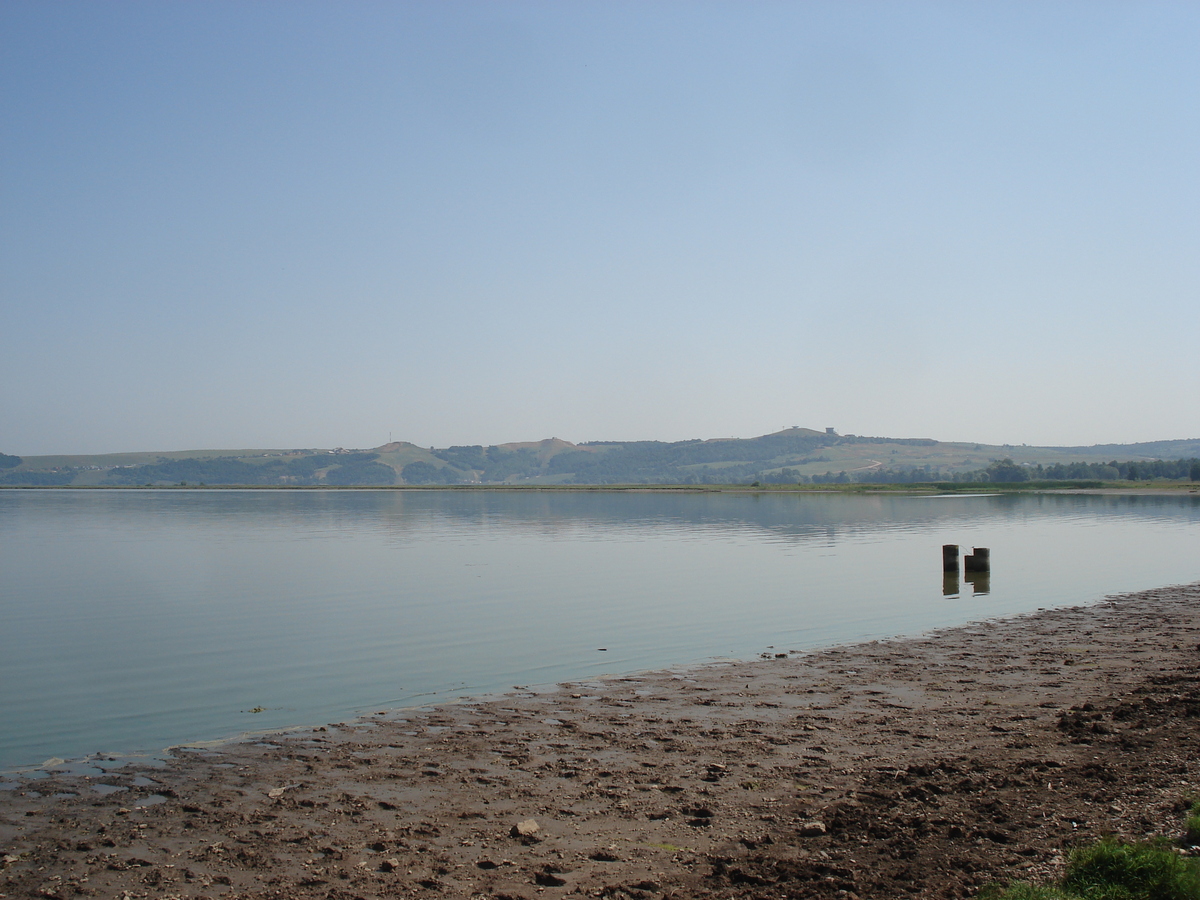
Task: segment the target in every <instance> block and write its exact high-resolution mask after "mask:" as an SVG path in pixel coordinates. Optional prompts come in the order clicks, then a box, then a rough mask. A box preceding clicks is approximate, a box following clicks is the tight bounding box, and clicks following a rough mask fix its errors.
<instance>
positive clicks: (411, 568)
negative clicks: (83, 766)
mask: <svg viewBox="0 0 1200 900" xmlns="http://www.w3.org/2000/svg"><path fill="white" fill-rule="evenodd" d="M944 543H957V544H962V545H964V546H965V548H968V549H969V548H970V547H971V546H972V545H979V546H986V547H989V548H990V549H991V555H992V574H991V578H990V585H989V591H988V592H987V593H977V592H975V591H973V589H972V586H971V585H969V584H963V585H962V587H963V591H962V592H960V593H959V594H958V595H957V596H947V595H946V594H945V593H944V585H943V578H942V571H941V545H942V544H944ZM1198 550H1200V495H1196V494H1183V495H1178V494H1176V495H1170V496H1080V495H1053V494H1050V495H1045V494H1044V495H1022V496H975V497H963V496H954V497H928V496H921V497H915V496H896V495H866V496H863V495H858V496H853V495H852V496H841V495H836V494H830V495H818V494H761V495H748V494H680V493H602V492H573V493H563V492H543V493H532V492H529V493H526V492H520V493H517V492H458V491H455V492H432V491H431V492H394V491H328V492H324V491H311V492H310V491H294V492H288V491H152V490H148V491H0V770H3V769H11V768H13V767H18V766H28V765H35V764H38V763H41V762H43V761H44V760H46V759H47V758H49V757H62V758H78V757H82V756H86V755H90V754H93V753H115V754H131V753H137V752H151V753H153V752H157V751H160V750H161V749H162V748H164V747H166V746H168V745H170V744H174V743H180V742H186V741H198V740H206V739H215V738H221V737H228V736H231V735H235V734H238V733H241V732H244V731H247V730H260V729H272V728H282V727H286V726H291V725H300V724H321V723H326V722H332V721H335V720H341V719H345V718H346V717H349V716H352V715H354V714H355V713H357V712H373V711H375V710H382V709H385V708H389V707H396V706H404V705H413V704H422V703H429V702H433V701H434V700H438V699H445V698H447V697H452V696H457V695H463V694H483V693H489V692H495V691H500V690H506V689H510V688H512V687H513V686H514V685H537V684H552V683H555V682H559V681H564V680H577V679H584V678H588V677H595V676H597V675H600V674H603V673H617V672H632V671H637V670H645V669H650V668H659V667H665V666H670V665H675V664H681V663H694V662H702V661H704V660H708V659H713V658H720V657H741V658H745V657H752V656H755V655H757V654H759V653H762V652H769V653H775V652H786V651H789V650H801V649H805V648H811V647H815V646H822V645H828V644H833V643H839V642H846V641H854V640H860V639H870V638H877V637H883V636H892V635H902V634H914V633H918V632H921V631H925V630H928V629H930V628H934V627H939V626H945V625H953V624H958V623H962V622H966V621H970V620H975V619H983V618H987V617H993V616H1002V615H1010V614H1014V613H1021V612H1026V611H1031V610H1034V609H1037V608H1039V607H1052V606H1063V605H1073V604H1079V603H1086V602H1090V601H1093V600H1097V599H1099V598H1100V597H1102V596H1104V595H1105V594H1108V593H1114V592H1121V591H1132V590H1140V589H1144V588H1151V587H1158V586H1162V585H1167V584H1179V583H1185V582H1193V581H1197V580H1200V553H1198V552H1197V551H1198ZM601 648H604V649H601ZM253 710H258V711H257V712H254V711H253Z"/></svg>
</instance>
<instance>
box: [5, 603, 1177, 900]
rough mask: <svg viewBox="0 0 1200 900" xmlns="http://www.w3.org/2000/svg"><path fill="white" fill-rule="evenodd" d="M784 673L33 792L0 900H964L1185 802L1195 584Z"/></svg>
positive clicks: (563, 692) (670, 678) (578, 698)
mask: <svg viewBox="0 0 1200 900" xmlns="http://www.w3.org/2000/svg"><path fill="white" fill-rule="evenodd" d="M781 656H783V658H779V659H770V660H756V661H752V662H739V663H731V664H722V665H708V666H703V667H699V668H695V669H690V670H674V671H667V672H657V673H649V674H645V675H639V676H635V677H623V678H612V679H603V680H597V681H590V682H582V683H575V684H566V685H561V686H559V688H558V689H556V690H554V691H551V692H529V691H517V692H514V693H512V694H509V695H506V696H503V697H500V698H492V699H488V700H485V701H478V702H462V703H455V704H451V705H445V706H439V707H436V708H430V709H422V710H400V711H396V712H393V713H388V714H380V715H378V716H373V717H369V718H367V719H364V720H362V721H359V722H354V723H349V724H343V725H338V726H330V727H328V728H319V729H316V730H309V731H306V732H304V733H292V734H285V735H277V736H271V737H269V738H263V739H257V740H254V741H250V742H242V743H235V744H231V745H228V746H225V747H222V748H220V749H218V750H213V751H179V752H178V753H176V755H175V756H174V757H173V758H172V759H170V760H168V761H167V763H166V765H165V766H146V767H140V768H139V767H125V768H122V769H117V770H113V771H110V772H107V773H106V774H104V775H102V776H92V777H88V778H84V777H79V776H66V775H62V774H51V775H50V776H49V777H47V778H42V779H40V780H37V781H27V782H25V783H23V784H21V785H19V786H17V787H16V788H14V789H11V790H4V791H0V848H2V850H0V853H2V855H3V862H2V863H0V866H2V868H0V896H4V897H20V898H25V897H50V898H64V900H65V898H69V897H99V898H110V897H111V898H126V897H128V898H143V897H146V898H149V897H153V898H184V897H210V898H213V897H228V898H247V900H249V898H256V900H257V898H277V897H297V898H310V897H311V898H334V900H350V898H373V897H406V896H428V897H438V896H444V897H486V898H495V900H503V898H530V900H532V898H535V897H538V896H542V897H547V898H553V897H557V896H568V895H585V896H592V897H608V898H685V897H686V898H707V897H712V898H717V897H720V898H730V897H733V898H748V897H772V898H779V897H795V898H809V897H812V898H818V897H822V898H823V897H829V898H835V897H839V898H854V897H860V898H868V897H869V898H882V897H900V896H913V897H939V898H940V897H969V896H973V895H974V894H975V892H976V891H977V890H978V889H979V887H980V886H982V885H984V884H986V883H989V882H993V881H1004V880H1007V879H1010V878H1041V877H1045V876H1047V875H1049V874H1052V873H1053V872H1054V871H1055V869H1056V867H1057V866H1059V865H1060V864H1061V860H1062V855H1063V853H1064V851H1065V850H1066V849H1069V848H1070V847H1072V846H1074V845H1076V844H1078V843H1083V842H1086V841H1088V840H1091V839H1094V838H1096V837H1098V836H1100V835H1103V834H1117V835H1121V836H1124V837H1128V838H1142V837H1146V836H1150V835H1167V836H1172V837H1174V836H1177V835H1178V833H1179V831H1180V823H1181V811H1182V808H1183V803H1184V800H1185V798H1188V797H1194V796H1195V795H1197V794H1200V751H1198V750H1197V748H1198V747H1200V585H1190V586H1185V587H1172V588H1164V589H1161V590H1155V591H1147V592H1143V593H1139V594H1132V595H1125V596H1120V597H1112V598H1108V599H1106V600H1104V601H1102V602H1100V603H1098V604H1096V605H1093V606H1089V607H1085V608H1072V609H1059V610H1050V611H1045V612H1040V613H1037V614H1034V615H1029V616H1023V617H1019V618H1014V619H1008V620H1002V621H994V622H986V623H982V624H977V625H972V626H967V627H962V628H953V629H946V630H943V631H939V632H935V633H932V634H929V635H926V636H923V637H921V638H917V639H910V640H897V641H887V642H872V643H868V644H860V645H855V646H849V647H840V648H833V649H828V650H822V651H817V652H813V653H805V654H799V655H782V654H781ZM98 785H108V786H110V787H108V788H104V787H100V788H97V786H98ZM113 787H115V788H119V790H112V788H113Z"/></svg>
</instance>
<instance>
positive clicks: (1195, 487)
mask: <svg viewBox="0 0 1200 900" xmlns="http://www.w3.org/2000/svg"><path fill="white" fill-rule="evenodd" d="M0 491H415V492H418V493H429V492H440V491H451V492H454V491H459V492H461V491H468V492H471V491H475V492H484V491H509V492H513V491H515V492H521V491H525V492H534V493H544V492H559V493H561V492H568V493H571V492H577V493H593V492H597V491H602V492H614V493H630V492H634V493H656V492H661V493H685V494H688V493H691V494H714V493H724V494H730V493H732V494H925V495H927V494H1128V495H1138V494H1144V495H1155V494H1169V493H1190V494H1196V493H1200V484H1197V483H1195V482H1190V483H1189V482H1168V483H1161V484H1155V483H1152V482H1151V483H1145V482H1143V483H1137V484H1132V483H1121V482H1112V483H1086V484H1082V485H1075V484H1072V483H1070V482H1049V483H1048V482H1013V483H1001V482H995V483H989V482H930V483H925V482H915V483H911V484H872V483H869V482H856V483H852V484H799V485H797V484H762V485H751V484H186V485H184V484H156V485H146V484H57V485H41V484H5V485H0Z"/></svg>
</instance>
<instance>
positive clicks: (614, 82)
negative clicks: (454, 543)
mask: <svg viewBox="0 0 1200 900" xmlns="http://www.w3.org/2000/svg"><path fill="white" fill-rule="evenodd" d="M1197 47H1200V5H1197V4H1195V3H1191V2H1189V3H1182V2H1181V3H1156V2H1138V3H1106V2H1091V0H1089V2H1057V3H1056V2H1042V0H1039V2H1029V3H1022V2H974V3H958V2H944V3H921V2H891V0H889V2H817V0H806V2H795V3H782V2H725V3H704V2H687V3H683V2H651V3H645V2H627V3H622V2H614V0H603V2H584V0H579V2H570V3H561V2H544V3H541V2H539V3H530V2H421V3H403V2H387V3H376V2H356V3H352V4H350V3H333V2H328V3H313V2H289V3H283V2H274V3H268V2H252V3H246V2H221V0H212V2H204V3H199V2H193V3H162V2H110V3H91V2H70V0H65V2H55V3H40V2H24V0H3V2H0V384H2V386H3V387H2V390H0V451H3V452H7V453H17V454H29V455H32V454H44V453H98V452H107V451H120V450H139V449H141V450H151V449H162V450H166V449H198V448H215V447H228V448H234V447H331V446H346V447H371V446H376V445H379V444H382V443H383V442H385V441H386V440H387V439H388V437H389V435H390V436H392V437H394V438H395V439H397V440H410V441H413V442H415V443H418V444H422V445H437V446H445V445H449V444H463V443H471V444H474V443H483V444H488V443H500V442H505V441H514V440H533V439H539V438H544V437H550V436H557V437H561V438H565V439H567V440H573V441H584V440H597V439H659V440H678V439H685V438H696V437H704V438H707V437H725V436H743V437H748V436H752V435H756V434H762V433H766V432H770V431H775V430H777V429H779V428H780V427H782V426H785V425H793V424H798V425H804V426H807V427H813V428H824V427H826V426H834V427H836V428H838V430H839V431H841V432H842V433H858V434H873V435H887V436H896V437H933V438H938V439H941V440H971V441H985V442H994V443H1003V442H1010V443H1022V442H1026V443H1030V444H1092V443H1107V442H1125V441H1139V440H1156V439H1168V438H1185V437H1197V436H1200V402H1198V401H1200V391H1198V388H1200V364H1198V363H1200V359H1198V357H1200V53H1198V52H1197Z"/></svg>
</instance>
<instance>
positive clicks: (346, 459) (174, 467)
mask: <svg viewBox="0 0 1200 900" xmlns="http://www.w3.org/2000/svg"><path fill="white" fill-rule="evenodd" d="M378 458H379V454H378V453H338V454H332V453H317V454H311V455H308V456H300V457H292V458H289V459H269V460H267V461H265V462H262V463H248V462H243V461H242V460H240V459H231V458H228V457H217V458H215V459H200V458H188V459H165V458H160V459H159V461H158V462H157V463H154V464H151V465H145V466H121V467H117V468H113V469H110V470H109V471H108V472H107V475H106V477H105V479H104V483H105V484H112V485H155V484H176V485H199V484H248V485H288V484H295V485H315V484H337V485H371V484H384V485H387V484H395V483H396V481H397V478H396V470H395V469H393V468H392V467H391V466H385V465H383V464H382V463H377V462H375V460H376V459H378ZM5 459H16V460H18V462H17V463H15V464H5V463H4V462H3V460H0V467H4V466H5V465H13V466H15V465H18V464H19V463H20V458H19V457H15V456H9V457H5ZM77 472H78V470H76V469H71V468H63V469H58V470H56V471H52V472H5V473H3V474H0V484H23V485H25V484H27V485H34V486H39V487H52V486H55V485H64V484H70V483H71V482H72V481H74V479H75V476H76V474H77ZM321 476H324V477H321Z"/></svg>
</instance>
